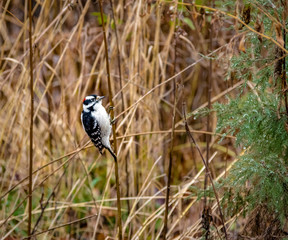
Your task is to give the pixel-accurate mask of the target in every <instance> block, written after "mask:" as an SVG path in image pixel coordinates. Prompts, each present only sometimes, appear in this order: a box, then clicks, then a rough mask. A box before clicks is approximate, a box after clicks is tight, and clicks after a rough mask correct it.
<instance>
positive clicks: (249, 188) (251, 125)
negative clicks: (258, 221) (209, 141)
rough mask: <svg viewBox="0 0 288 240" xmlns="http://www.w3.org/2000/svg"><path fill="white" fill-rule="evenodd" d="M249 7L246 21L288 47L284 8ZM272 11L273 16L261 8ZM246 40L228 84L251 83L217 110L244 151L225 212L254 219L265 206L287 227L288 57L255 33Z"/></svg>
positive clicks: (223, 127) (221, 126)
mask: <svg viewBox="0 0 288 240" xmlns="http://www.w3.org/2000/svg"><path fill="white" fill-rule="evenodd" d="M244 2H245V3H244V6H245V7H244V6H243V12H242V20H243V21H244V22H245V23H246V24H248V25H249V26H252V27H253V28H254V29H256V30H257V31H258V32H261V34H264V35H266V36H269V37H271V38H273V39H274V40H275V41H277V42H279V43H280V42H281V43H282V44H283V46H284V47H285V43H284V41H285V35H286V33H285V30H284V26H283V22H284V23H285V19H284V18H283V16H285V14H284V11H285V9H284V6H283V5H282V3H281V2H280V1H278V2H277V3H275V2H273V3H272V2H271V1H266V0H259V1H244ZM271 4H273V5H274V4H275V6H276V7H275V8H274V7H271ZM268 5H269V7H268V8H265V9H266V10H267V12H264V11H263V10H262V7H260V6H268ZM247 6H248V7H247ZM247 8H249V19H248V20H247V19H246V18H247V12H246V13H245V11H247ZM245 9H246V10H245ZM286 11H287V9H286ZM250 14H251V15H250ZM245 15H246V16H245ZM271 16H274V17H271ZM276 19H277V20H276ZM260 21H261V26H259V24H260ZM277 22H278V23H277ZM253 24H254V26H253ZM281 24H282V26H280V25H281ZM241 28H242V30H240V31H242V32H243V33H244V31H247V29H245V27H240V29H241ZM286 28H287V22H286ZM245 37H246V41H245V51H244V50H243V51H241V50H240V49H239V50H240V53H239V54H238V55H234V57H233V58H231V63H230V69H229V73H230V74H229V75H228V76H227V80H231V78H230V77H231V75H233V76H235V78H236V79H238V80H239V79H241V80H242V79H244V80H245V81H246V83H245V84H244V85H243V86H242V87H241V88H240V94H239V95H238V96H237V97H236V98H233V99H232V98H228V104H219V103H217V104H214V106H213V108H214V110H215V111H216V113H217V118H218V126H217V131H218V132H222V133H223V132H225V134H231V135H234V136H236V139H237V140H236V144H237V145H238V146H241V147H242V148H243V151H242V153H241V156H240V157H239V160H238V161H237V162H236V163H235V165H234V166H233V169H232V170H231V171H230V174H229V177H228V178H227V179H226V180H225V181H224V182H223V183H222V184H221V186H222V187H223V188H224V189H225V194H224V198H223V204H224V203H225V204H227V205H225V206H228V208H225V211H226V214H228V215H234V214H236V213H239V212H242V213H244V214H245V213H247V211H248V213H251V211H252V210H254V209H255V208H257V207H258V206H265V208H267V210H268V212H269V214H272V215H271V216H273V218H275V219H277V220H280V221H281V222H282V224H283V223H284V220H287V214H288V133H287V129H288V128H287V122H288V119H287V109H286V104H287V103H285V101H287V100H286V99H285V94H286V91H287V89H285V88H284V87H283V86H285V85H286V86H287V84H286V83H285V82H286V74H285V71H287V67H286V69H284V67H285V60H284V59H285V56H284V51H283V50H281V49H280V48H279V47H277V46H276V45H275V43H273V42H272V41H271V40H268V39H265V38H263V37H261V35H259V34H256V33H254V32H250V31H249V33H248V34H246V36H245ZM286 45H287V43H286ZM239 48H240V47H239ZM283 56H284V58H283ZM232 73H233V74H232ZM248 81H249V83H250V87H249V86H248ZM251 86H253V87H252V89H251ZM271 218H272V217H271Z"/></svg>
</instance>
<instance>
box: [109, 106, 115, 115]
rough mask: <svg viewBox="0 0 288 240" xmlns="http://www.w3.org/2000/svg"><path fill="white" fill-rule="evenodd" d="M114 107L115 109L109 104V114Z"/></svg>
mask: <svg viewBox="0 0 288 240" xmlns="http://www.w3.org/2000/svg"><path fill="white" fill-rule="evenodd" d="M113 109H114V107H113V106H109V107H108V114H110V112H111V111H112V110H113Z"/></svg>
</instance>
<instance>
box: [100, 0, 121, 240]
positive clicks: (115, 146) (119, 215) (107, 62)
mask: <svg viewBox="0 0 288 240" xmlns="http://www.w3.org/2000/svg"><path fill="white" fill-rule="evenodd" d="M99 7H100V13H101V21H102V29H103V38H104V45H105V58H106V71H107V78H108V89H109V102H110V106H113V99H112V87H111V78H110V68H109V56H108V44H107V39H106V31H105V24H104V17H103V7H102V0H100V1H99ZM111 118H112V119H114V110H113V109H112V111H111ZM112 130H113V142H114V152H115V154H112V153H111V154H112V156H113V158H114V162H115V178H116V190H117V211H118V214H117V215H118V216H117V222H118V239H119V240H122V219H121V202H120V184H119V173H118V161H117V139H116V126H115V124H113V125H112Z"/></svg>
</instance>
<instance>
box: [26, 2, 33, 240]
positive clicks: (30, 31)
mask: <svg viewBox="0 0 288 240" xmlns="http://www.w3.org/2000/svg"><path fill="white" fill-rule="evenodd" d="M28 12H29V13H28V14H29V48H30V54H29V56H30V58H29V60H30V96H31V111H30V159H29V197H28V230H27V233H28V235H30V233H31V221H32V175H33V115H34V96H33V82H34V81H33V49H32V0H29V1H28ZM28 239H30V237H28Z"/></svg>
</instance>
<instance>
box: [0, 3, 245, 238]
mask: <svg viewBox="0 0 288 240" xmlns="http://www.w3.org/2000/svg"><path fill="white" fill-rule="evenodd" d="M35 2H36V3H37V4H36V5H34V17H33V42H34V45H33V47H34V48H33V50H34V77H35V81H34V83H35V84H34V94H35V95H34V99H35V103H34V104H35V105H34V106H35V111H34V112H35V114H34V145H33V148H34V159H33V160H34V166H33V169H34V175H33V219H32V220H33V222H32V223H33V224H32V229H34V234H37V233H41V234H39V236H38V237H37V239H38V238H39V239H52V238H54V239H56V238H57V239H80V238H81V239H92V238H95V237H96V238H97V239H105V238H106V239H109V238H113V237H115V236H116V230H117V228H116V187H115V178H114V171H113V168H114V162H113V159H112V158H111V157H110V156H109V154H107V153H106V154H105V155H104V157H101V156H100V155H99V153H98V151H97V150H96V149H95V148H94V147H93V146H92V144H91V143H90V142H89V141H88V137H87V136H86V135H85V133H84V131H83V129H82V126H81V122H80V113H81V111H82V99H83V98H84V97H85V96H86V95H88V94H92V93H96V94H98V95H105V96H107V95H108V85H107V76H106V65H105V53H104V43H103V35H102V28H101V25H100V24H99V21H98V16H99V14H98V15H97V14H96V16H95V15H93V14H92V13H95V12H97V13H99V6H98V4H97V3H96V2H95V1H89V0H88V1H53V0H43V1H35ZM26 4H27V1H20V0H11V1H9V0H7V1H3V2H1V5H2V6H1V10H0V11H1V28H0V41H1V78H0V84H1V88H0V105H1V110H0V121H1V129H0V142H1V147H0V165H1V168H0V172H1V174H0V179H1V183H0V193H1V203H0V225H1V230H0V237H1V238H2V239H20V238H23V237H25V236H27V232H26V230H27V210H28V207H27V194H28V178H27V176H28V162H29V123H30V120H29V119H30V93H29V79H30V78H29V51H28V50H29V45H28V30H27V29H28V21H27V10H26V9H27V6H26ZM103 6H104V12H105V16H106V22H105V24H106V29H107V36H108V45H109V58H110V71H111V77H112V90H113V101H114V105H115V106H114V107H115V109H114V111H115V116H116V120H117V121H116V127H117V137H118V156H119V173H120V183H121V197H122V220H123V231H124V232H125V235H124V236H125V239H161V238H162V235H161V233H162V231H163V217H164V209H165V191H166V183H167V176H166V173H167V167H168V166H167V165H168V160H169V151H170V146H171V143H170V142H171V129H172V122H173V121H172V112H173V103H174V91H173V84H174V83H175V86H176V91H175V92H176V115H175V122H176V124H175V137H174V149H173V153H172V156H173V167H172V180H171V194H170V196H171V197H170V208H169V215H168V233H167V237H168V239H193V238H199V237H200V236H201V235H202V232H203V230H202V229H201V213H202V210H203V203H202V201H196V200H197V196H196V195H195V193H196V192H195V187H197V188H200V189H202V188H203V180H204V172H205V171H204V167H203V163H202V160H201V158H200V156H199V155H198V153H197V151H196V149H195V147H193V146H192V147H191V145H190V143H189V140H188V138H187V136H186V133H185V127H184V124H183V115H182V103H183V102H186V106H187V112H188V115H189V119H188V123H189V126H190V129H193V130H192V133H193V136H194V138H195V139H196V141H197V143H198V144H199V146H200V148H201V151H202V154H203V155H204V156H206V139H207V138H206V136H207V135H209V136H211V142H210V170H211V172H212V175H213V178H215V179H220V178H223V177H225V176H226V172H227V170H228V169H229V167H230V166H231V164H232V163H233V161H234V160H235V156H236V155H237V154H239V150H237V149H235V148H234V147H233V144H232V143H233V141H234V140H233V138H232V137H229V136H228V137H227V138H225V139H224V140H223V141H222V142H220V143H219V142H218V140H219V136H218V135H215V134H214V133H215V126H216V119H215V117H214V116H212V118H211V121H210V124H211V129H212V130H211V132H206V130H207V121H206V118H197V119H196V118H194V117H193V115H192V114H191V113H195V112H197V111H198V110H199V109H200V108H202V107H203V106H207V103H208V97H207V96H208V95H207V89H208V84H207V83H208V78H209V67H210V61H209V60H210V58H209V57H205V56H207V55H208V54H209V56H210V57H212V58H213V61H212V62H213V65H212V72H211V76H212V85H211V88H212V96H211V97H212V101H225V98H224V95H225V93H227V92H228V93H229V94H234V91H235V89H237V87H238V86H239V85H240V84H241V83H242V82H238V83H237V82H236V81H235V82H229V81H228V82H225V81H224V79H225V76H226V73H227V70H228V69H227V68H228V64H227V63H228V62H229V58H230V57H231V56H232V55H233V54H235V52H237V51H238V44H239V36H240V37H241V35H238V34H237V32H235V31H234V30H229V29H230V28H229V27H231V26H233V25H234V24H235V20H233V19H231V18H226V17H224V16H221V15H220V14H218V13H214V12H209V11H206V12H205V11H204V9H200V8H195V7H192V6H190V5H187V6H184V7H183V5H181V2H179V4H177V3H175V2H169V3H165V2H164V1H159V2H153V1H140V0H139V1H128V0H126V1H125V0H123V1H121V0H120V1H119V2H114V14H115V19H116V29H117V31H118V47H119V53H120V55H119V56H118V50H117V39H116V34H115V22H114V21H113V18H112V7H111V5H110V2H109V1H104V2H103ZM180 6H181V7H180ZM184 13H185V14H184ZM186 18H189V19H190V21H191V22H192V25H191V24H190V26H189V24H186V23H185V19H186ZM175 19H176V20H177V21H176V20H175ZM211 29H213V30H212V31H213V36H212V40H213V41H212V49H211V47H209V44H210V40H209V39H210V32H211ZM211 50H212V51H211ZM211 52H212V53H211ZM118 57H119V58H120V66H121V76H120V73H119V68H118V66H119V65H118V64H119V63H118ZM184 69H185V70H184ZM104 104H107V106H108V97H107V98H106V100H104ZM191 116H192V117H191ZM220 195H221V194H220ZM220 197H221V196H220ZM209 202H210V205H211V208H212V210H213V218H214V219H215V225H214V226H213V227H212V228H213V229H214V230H212V232H211V234H212V236H213V237H215V238H218V235H219V234H223V233H221V230H220V229H221V224H220V223H221V221H220V220H219V215H218V210H217V207H216V206H217V205H216V202H215V200H214V199H210V201H209ZM86 217H88V219H82V218H86ZM90 217H91V218H90ZM79 219H82V220H81V221H80V220H79ZM78 220H79V221H78ZM73 221H74V222H73ZM226 221H227V224H226V227H227V229H228V231H230V233H232V232H233V231H234V230H235V228H236V230H237V228H239V226H237V225H235V224H234V223H235V218H232V219H226ZM70 222H73V223H71V224H69V223H70ZM65 223H68V224H67V225H66V226H63V224H64V225H65ZM216 225H217V226H218V228H219V229H218V230H217V231H216V230H215V227H216ZM35 226H36V227H35ZM232 226H233V231H232V230H231V229H230V230H229V228H230V227H232ZM47 229H52V230H51V231H48V232H47V231H46V230H47ZM44 231H46V232H44Z"/></svg>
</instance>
